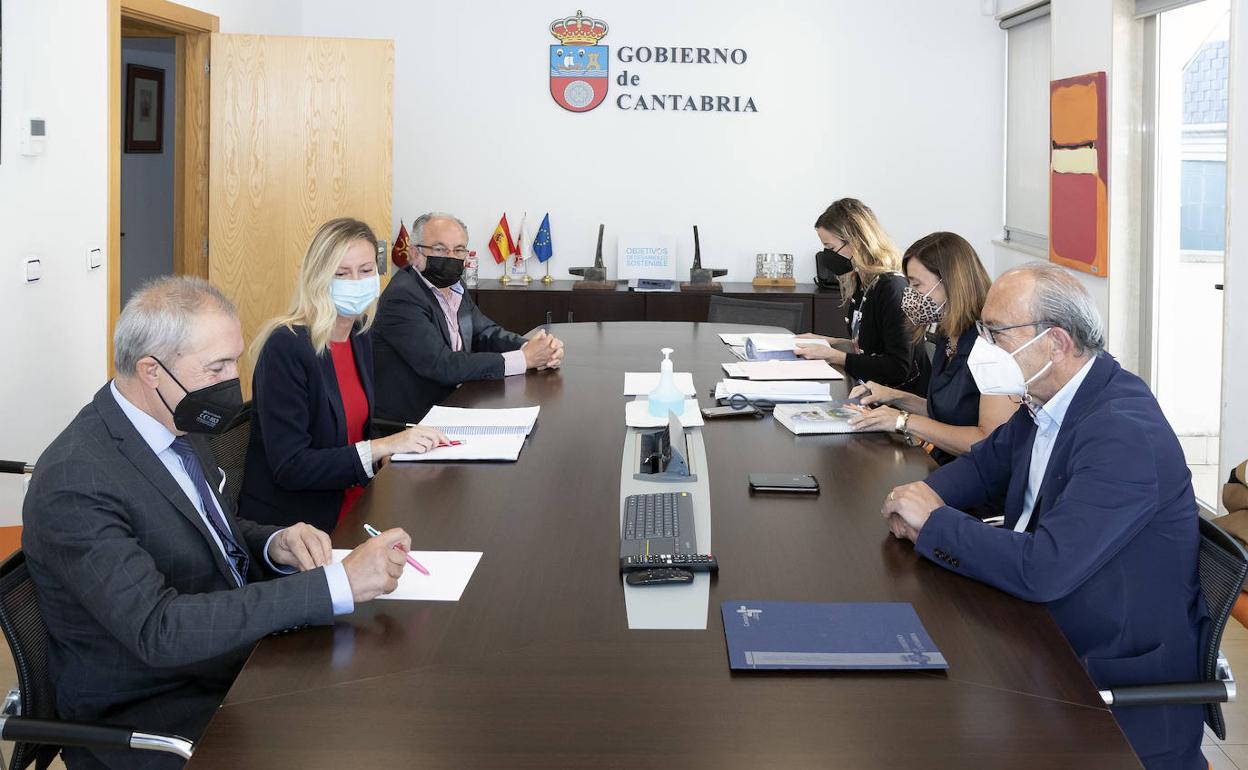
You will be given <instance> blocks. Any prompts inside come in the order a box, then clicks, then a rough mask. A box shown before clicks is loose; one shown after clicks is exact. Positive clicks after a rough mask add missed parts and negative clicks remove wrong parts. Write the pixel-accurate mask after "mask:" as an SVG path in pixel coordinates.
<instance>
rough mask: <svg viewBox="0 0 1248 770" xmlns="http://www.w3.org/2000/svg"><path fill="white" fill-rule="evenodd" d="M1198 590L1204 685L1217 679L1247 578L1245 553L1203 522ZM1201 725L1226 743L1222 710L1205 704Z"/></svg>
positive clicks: (1218, 529)
mask: <svg viewBox="0 0 1248 770" xmlns="http://www.w3.org/2000/svg"><path fill="white" fill-rule="evenodd" d="M1198 558H1199V571H1200V588H1201V591H1202V592H1203V593H1204V595H1205V605H1206V607H1207V608H1208V610H1209V621H1210V623H1209V638H1208V641H1207V643H1206V644H1205V649H1204V650H1202V651H1201V659H1200V667H1201V670H1200V674H1201V678H1202V680H1204V681H1213V680H1214V679H1216V678H1217V667H1218V648H1219V647H1220V646H1221V644H1222V631H1223V629H1225V628H1226V619H1227V618H1228V617H1230V614H1231V609H1232V608H1233V607H1234V606H1235V601H1236V600H1237V599H1238V598H1239V592H1240V589H1241V588H1242V587H1243V585H1244V578H1245V577H1248V553H1245V552H1244V549H1243V546H1241V545H1240V544H1239V542H1238V541H1236V540H1235V538H1233V537H1231V536H1230V535H1229V534H1228V533H1227V532H1226V531H1225V530H1223V529H1222V528H1221V527H1219V526H1218V525H1217V524H1214V523H1213V522H1212V521H1209V520H1207V519H1205V518H1203V517H1202V518H1201V519H1200V555H1199V557H1198ZM1205 723H1206V724H1208V725H1209V728H1210V729H1211V730H1213V732H1214V733H1215V734H1216V735H1217V736H1218V738H1219V739H1220V740H1225V739H1226V721H1225V720H1224V719H1223V718H1222V706H1221V704H1218V703H1206V704H1205Z"/></svg>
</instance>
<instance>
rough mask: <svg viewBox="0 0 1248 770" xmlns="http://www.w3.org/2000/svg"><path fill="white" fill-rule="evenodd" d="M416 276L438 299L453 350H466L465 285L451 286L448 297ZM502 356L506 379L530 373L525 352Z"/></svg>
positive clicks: (516, 351)
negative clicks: (461, 320) (462, 326)
mask: <svg viewBox="0 0 1248 770" xmlns="http://www.w3.org/2000/svg"><path fill="white" fill-rule="evenodd" d="M416 275H418V276H420V280H422V281H424V283H425V285H426V286H428V287H429V289H430V290H431V291H432V292H433V296H434V297H436V298H437V300H438V305H439V306H440V307H441V308H442V315H443V316H445V317H446V331H447V334H449V335H450V337H451V350H453V351H455V352H457V353H458V352H459V351H461V350H463V349H464V339H463V335H461V334H460V332H459V306H460V304H462V303H463V301H464V285H463V284H462V283H460V282H459V281H456V282H455V283H453V284H451V286H450V289H451V293H450V295H449V296H448V295H447V294H446V292H443V291H442V290H441V289H439V288H438V287H437V286H434V285H433V284H431V283H429V280H428V279H427V278H425V277H424V276H423V275H421V274H420V271H419V270H417V271H416ZM502 356H503V376H504V377H512V376H515V375H517V374H524V373H525V372H526V371H528V368H529V365H528V363H526V362H525V360H524V351H523V350H520V349H516V350H509V351H507V352H506V353H503V354H502Z"/></svg>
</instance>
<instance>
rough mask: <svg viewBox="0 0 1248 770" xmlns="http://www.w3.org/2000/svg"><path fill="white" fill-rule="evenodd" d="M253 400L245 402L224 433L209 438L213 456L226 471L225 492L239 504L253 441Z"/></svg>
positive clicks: (231, 499) (231, 500)
mask: <svg viewBox="0 0 1248 770" xmlns="http://www.w3.org/2000/svg"><path fill="white" fill-rule="evenodd" d="M251 404H252V402H250V401H248V402H247V403H245V404H243V410H242V411H241V412H239V413H238V417H236V418H234V422H233V423H232V424H231V425H230V427H229V428H227V429H226V431H225V432H224V433H221V434H220V435H217V436H213V437H212V438H210V439H208V445H209V446H211V447H212V454H213V457H215V458H216V460H217V464H218V465H220V466H221V469H222V470H223V471H225V490H224V494H225V496H226V497H228V498H229V499H230V502H232V503H234V504H235V505H238V495H239V493H240V492H242V490H243V469H244V468H245V467H246V463H247V444H248V442H250V441H251V413H252V405H251Z"/></svg>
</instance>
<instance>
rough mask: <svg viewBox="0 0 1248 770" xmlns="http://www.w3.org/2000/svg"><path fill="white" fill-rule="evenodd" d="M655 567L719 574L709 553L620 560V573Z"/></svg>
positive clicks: (669, 554) (628, 557)
mask: <svg viewBox="0 0 1248 770" xmlns="http://www.w3.org/2000/svg"><path fill="white" fill-rule="evenodd" d="M656 567H679V568H680V569H687V570H689V571H690V572H719V562H718V561H716V560H715V557H714V556H712V555H711V554H709V553H675V554H672V553H652V554H650V555H648V556H646V555H637V556H625V557H623V558H621V559H620V572H633V571H635V570H639V569H654V568H656Z"/></svg>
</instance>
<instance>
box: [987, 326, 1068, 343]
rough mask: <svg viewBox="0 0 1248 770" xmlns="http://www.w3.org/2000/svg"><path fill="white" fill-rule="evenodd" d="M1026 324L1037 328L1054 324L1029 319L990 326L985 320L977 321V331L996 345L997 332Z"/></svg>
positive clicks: (1018, 327) (1019, 327)
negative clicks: (1022, 321) (1007, 324)
mask: <svg viewBox="0 0 1248 770" xmlns="http://www.w3.org/2000/svg"><path fill="white" fill-rule="evenodd" d="M1025 326H1035V327H1037V328H1041V327H1043V328H1049V327H1052V326H1053V324H1052V323H1050V322H1049V321H1028V322H1027V323H1024V324H1010V325H1009V326H989V325H988V324H986V323H984V322H983V321H976V322H975V331H977V332H979V336H980V337H982V338H983V339H985V340H987V341H988V342H989V343H991V344H993V345H995V344H997V338H996V335H997V334H999V333H1001V332H1004V331H1009V330H1010V329H1022V328H1023V327H1025Z"/></svg>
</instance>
